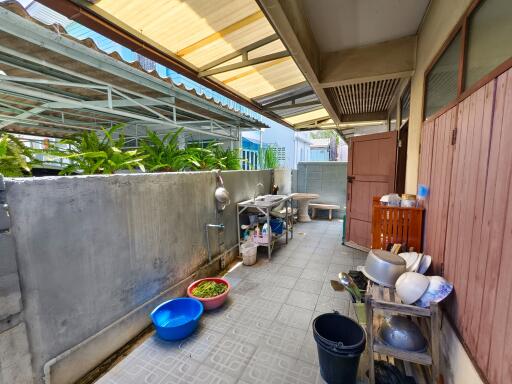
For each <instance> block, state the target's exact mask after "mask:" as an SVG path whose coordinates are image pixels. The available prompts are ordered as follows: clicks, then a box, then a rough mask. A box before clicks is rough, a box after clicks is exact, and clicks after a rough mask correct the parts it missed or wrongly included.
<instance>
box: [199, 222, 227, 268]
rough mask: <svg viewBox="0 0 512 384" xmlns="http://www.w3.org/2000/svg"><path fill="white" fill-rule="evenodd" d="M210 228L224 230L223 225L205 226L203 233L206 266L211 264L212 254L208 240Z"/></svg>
mask: <svg viewBox="0 0 512 384" xmlns="http://www.w3.org/2000/svg"><path fill="white" fill-rule="evenodd" d="M210 228H217V229H219V230H221V229H224V224H205V226H204V232H205V234H206V248H207V250H208V264H210V263H211V262H212V253H211V250H210V238H209V236H208V232H209V229H210Z"/></svg>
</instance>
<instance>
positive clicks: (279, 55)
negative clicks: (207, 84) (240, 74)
mask: <svg viewBox="0 0 512 384" xmlns="http://www.w3.org/2000/svg"><path fill="white" fill-rule="evenodd" d="M288 56H290V54H289V53H288V51H280V52H275V53H271V54H269V55H264V56H260V57H256V58H254V59H245V58H244V59H243V60H242V61H241V62H239V63H234V64H229V65H224V66H222V67H218V68H213V69H209V70H207V71H203V72H199V77H204V76H212V75H217V74H219V73H224V72H229V71H233V70H235V69H241V68H246V67H250V66H252V65H257V64H261V63H266V62H269V61H274V60H277V59H281V58H283V57H288Z"/></svg>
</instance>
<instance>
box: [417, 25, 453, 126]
mask: <svg viewBox="0 0 512 384" xmlns="http://www.w3.org/2000/svg"><path fill="white" fill-rule="evenodd" d="M460 36H461V33H460V32H459V33H457V35H455V38H454V39H453V40H452V42H451V43H450V44H449V45H448V47H447V48H446V50H445V51H444V52H443V54H442V55H441V57H440V58H439V60H437V62H436V63H435V64H434V66H433V67H432V69H431V70H430V72H429V73H428V75H427V84H426V87H427V93H426V96H427V97H426V101H425V117H428V116H430V115H432V114H433V113H434V112H436V111H438V110H440V109H441V108H442V107H444V106H446V105H447V104H448V103H449V102H450V101H452V100H454V99H455V98H456V97H457V79H458V77H459V55H460V42H461V37H460Z"/></svg>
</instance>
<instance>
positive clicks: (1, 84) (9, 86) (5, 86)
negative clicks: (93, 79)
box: [0, 81, 233, 139]
mask: <svg viewBox="0 0 512 384" xmlns="http://www.w3.org/2000/svg"><path fill="white" fill-rule="evenodd" d="M0 90H4V91H7V92H11V93H14V94H19V95H22V96H23V95H27V96H29V97H35V98H37V99H40V100H48V101H54V102H62V103H67V104H70V105H71V106H74V107H77V108H85V109H90V110H93V111H98V112H102V113H106V114H111V115H114V116H121V117H126V118H130V119H133V120H138V121H144V122H148V123H155V124H161V125H165V126H169V127H172V128H180V125H179V124H177V123H176V122H174V121H172V120H170V119H168V118H167V117H165V116H163V115H161V114H159V113H156V115H158V116H159V117H160V119H157V118H151V117H148V116H144V115H140V114H135V113H131V112H126V111H122V110H119V109H110V108H105V107H99V106H93V105H90V104H84V103H85V102H84V101H80V100H69V99H66V98H64V97H60V96H55V95H52V94H48V93H44V92H40V91H37V90H33V89H30V88H26V87H20V86H19V85H18V84H15V83H9V82H6V81H0ZM183 128H184V129H186V130H189V131H192V132H196V133H201V134H205V135H210V136H215V137H219V136H220V137H225V138H231V139H233V137H230V136H227V135H221V134H217V133H214V132H210V131H203V130H199V129H195V128H191V127H183Z"/></svg>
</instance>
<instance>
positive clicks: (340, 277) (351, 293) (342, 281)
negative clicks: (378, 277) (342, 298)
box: [338, 273, 356, 303]
mask: <svg viewBox="0 0 512 384" xmlns="http://www.w3.org/2000/svg"><path fill="white" fill-rule="evenodd" d="M338 279H339V281H340V283H341V285H342V286H343V288H344V289H345V290H346V291H347V292H348V293H350V296H352V301H353V302H354V303H355V302H356V294H355V293H354V291H353V290H352V289H351V288H350V285H349V284H348V282H347V281H344V280H342V276H341V273H340V274H339V275H338Z"/></svg>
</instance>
